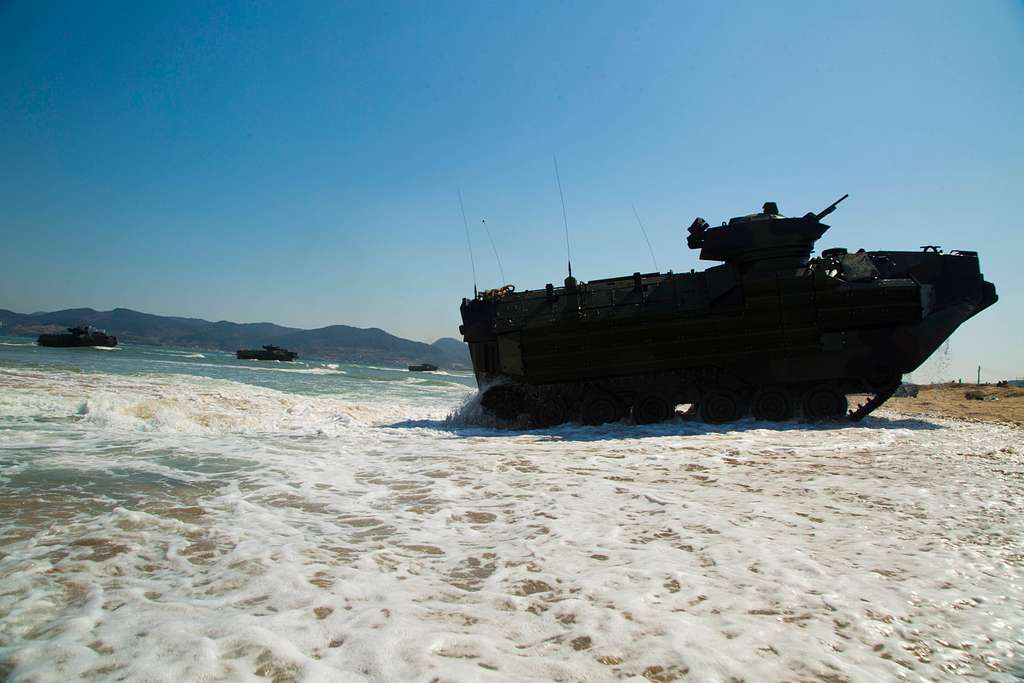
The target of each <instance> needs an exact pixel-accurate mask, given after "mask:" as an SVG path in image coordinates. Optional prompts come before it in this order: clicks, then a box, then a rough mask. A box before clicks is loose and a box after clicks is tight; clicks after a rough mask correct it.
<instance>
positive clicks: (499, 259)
mask: <svg viewBox="0 0 1024 683" xmlns="http://www.w3.org/2000/svg"><path fill="white" fill-rule="evenodd" d="M480 222H481V223H483V224H484V231H486V232H487V239H488V240H490V242H491V250H492V251H493V252H494V260H495V261H497V262H498V272H499V273H501V284H503V285H506V284H508V280H506V279H505V269H504V268H502V267H501V257H500V256H498V248H497V247H496V246H494V238H493V237H491V229H490V228H488V227H487V219H486V218H481V219H480Z"/></svg>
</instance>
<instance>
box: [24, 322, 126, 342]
mask: <svg viewBox="0 0 1024 683" xmlns="http://www.w3.org/2000/svg"><path fill="white" fill-rule="evenodd" d="M36 343H37V344H39V346H59V347H81V346H108V347H109V346H117V337H115V336H114V335H112V334H107V333H106V332H104V331H103V330H95V329H93V328H91V327H89V326H88V325H79V326H78V327H69V328H68V331H67V332H61V333H59V334H41V335H39V339H38V340H37V341H36Z"/></svg>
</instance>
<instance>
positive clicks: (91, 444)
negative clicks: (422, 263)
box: [0, 338, 1024, 681]
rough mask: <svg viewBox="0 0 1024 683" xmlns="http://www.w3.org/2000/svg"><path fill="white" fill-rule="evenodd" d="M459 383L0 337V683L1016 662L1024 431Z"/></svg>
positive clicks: (905, 674) (622, 675)
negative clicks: (740, 415) (502, 418)
mask: <svg viewBox="0 0 1024 683" xmlns="http://www.w3.org/2000/svg"><path fill="white" fill-rule="evenodd" d="M474 394H475V387H474V384H473V380H472V377H471V376H470V375H469V374H468V373H448V374H432V375H423V374H411V373H408V372H406V371H404V370H397V369H388V368H373V367H365V366H357V365H346V364H336V363H329V362H321V361H305V360H304V361H301V362H298V363H294V364H282V363H261V362H258V361H237V360H235V358H234V357H233V356H231V355H230V354H225V353H218V352H208V351H201V352H200V351H194V350H186V349H166V348H156V347H147V346H132V345H126V346H124V347H119V348H118V349H117V350H109V351H104V350H95V349H43V348H39V347H36V346H35V345H34V344H33V343H32V342H31V341H30V340H25V339H18V338H0V679H10V680H14V681H64V680H70V679H84V680H101V681H109V680H147V681H184V680H223V679H229V680H274V681H290V680H302V681H346V680H352V681H363V680H375V681H401V680H415V681H475V680H485V681H507V680H537V681H549V680H558V681H595V680H618V679H633V680H651V681H671V680H695V681H737V680H747V681H755V680H757V681H760V680H824V681H846V680H853V681H877V680H908V681H918V680H963V679H965V678H966V679H970V678H974V679H977V680H986V681H1019V680H1020V678H1021V675H1022V673H1024V545H1022V543H1024V541H1022V539H1024V505H1022V501H1024V495H1022V494H1024V456H1022V449H1024V443H1022V439H1021V432H1020V430H1015V429H1013V428H1009V427H1000V426H993V425H981V424H971V423H965V422H954V421H943V420H930V421H924V420H912V419H907V418H904V417H901V416H899V415H896V414H894V413H886V412H882V413H881V414H880V415H877V416H872V417H871V418H869V419H868V420H866V421H865V422H864V423H862V424H859V425H849V424H833V425H800V424H796V423H794V424H790V425H785V426H784V427H782V428H779V427H773V426H770V425H766V424H762V423H757V422H752V421H747V422H743V423H740V424H737V425H730V426H724V427H709V426H705V425H700V424H696V423H692V422H687V421H684V420H682V419H678V420H675V421H673V422H669V423H665V424H661V425H654V426H635V425H629V424H625V423H623V424H615V425H606V426H602V427H582V426H579V425H565V426H561V427H557V428H553V429H548V430H541V431H535V432H517V431H509V430H499V429H493V428H490V427H487V426H485V425H484V424H481V423H479V422H478V421H477V420H475V419H474V415H475V409H474V401H473V396H474Z"/></svg>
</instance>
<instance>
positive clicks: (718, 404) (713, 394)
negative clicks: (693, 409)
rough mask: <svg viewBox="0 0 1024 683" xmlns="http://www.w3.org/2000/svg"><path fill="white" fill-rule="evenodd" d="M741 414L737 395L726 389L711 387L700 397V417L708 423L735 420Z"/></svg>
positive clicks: (741, 408)
mask: <svg viewBox="0 0 1024 683" xmlns="http://www.w3.org/2000/svg"><path fill="white" fill-rule="evenodd" d="M742 416H743V404H742V401H741V400H740V397H739V395H738V394H737V393H736V392H734V391H729V390H728V389H712V390H711V391H709V392H707V393H706V394H704V395H703V396H702V397H701V399H700V419H702V420H704V421H705V422H708V423H710V424H725V423H726V422H735V421H736V420H738V419H740V418H741V417H742Z"/></svg>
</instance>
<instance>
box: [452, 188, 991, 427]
mask: <svg viewBox="0 0 1024 683" xmlns="http://www.w3.org/2000/svg"><path fill="white" fill-rule="evenodd" d="M843 199H846V196H845V195H844V196H843V197H842V198H841V199H839V200H838V201H837V202H835V203H834V204H832V205H831V206H829V207H828V208H826V209H825V210H824V211H821V212H819V213H813V212H812V213H807V214H806V215H804V216H801V217H798V218H787V217H784V216H782V215H781V214H780V213H779V209H778V208H777V206H776V205H775V203H774V202H767V203H766V204H765V205H764V208H763V210H762V211H761V213H756V214H751V215H747V216H740V217H738V218H733V219H731V220H730V221H729V222H728V223H723V224H722V225H721V226H716V227H710V226H709V225H708V223H707V222H706V221H704V220H703V219H702V218H698V219H696V220H695V221H694V222H693V224H692V225H691V226H690V228H689V236H688V238H687V244H688V245H689V247H690V248H691V249H699V250H700V258H701V259H702V260H706V261H716V262H718V265H715V266H712V267H710V268H708V269H707V270H704V271H703V272H693V271H691V272H689V273H673V272H671V271H670V272H668V273H639V272H637V273H633V274H632V275H627V276H623V277H614V278H606V279H601V280H591V281H590V282H577V281H576V280H575V279H574V278H573V277H572V275H571V274H570V276H569V277H568V278H566V280H565V282H564V285H563V286H561V287H555V286H553V285H551V284H548V285H547V286H546V287H544V288H543V289H537V290H529V291H523V292H516V291H515V289H514V288H513V287H511V286H506V287H503V288H501V289H495V290H489V291H485V292H482V293H479V294H477V295H476V296H475V297H474V298H472V299H464V300H463V302H462V307H461V313H462V321H463V324H462V325H461V327H460V328H459V329H460V331H461V332H462V334H463V337H464V339H465V341H466V342H467V343H468V345H469V350H470V354H471V356H472V359H473V370H474V372H475V374H476V380H477V384H478V386H479V388H480V391H481V392H482V396H481V403H482V405H483V407H484V408H485V409H486V410H489V411H491V412H492V413H494V414H495V415H496V416H497V417H499V418H503V419H512V418H518V417H522V416H524V415H525V416H526V418H527V419H528V421H529V422H530V423H531V424H532V425H535V426H546V425H552V424H557V423H560V422H564V421H580V422H583V423H586V424H600V423H603V422H612V421H617V420H620V419H622V418H625V417H632V419H634V420H635V421H636V422H638V423H651V422H658V421H662V420H666V419H669V418H670V417H672V416H673V415H674V414H675V413H676V411H677V408H679V407H680V406H689V412H690V413H691V414H692V415H693V416H695V417H699V418H700V419H702V420H704V421H706V422H710V423H726V422H732V421H735V420H739V419H741V418H743V417H744V416H746V415H752V416H753V417H754V418H757V419H760V420H773V421H782V420H789V419H792V418H794V417H798V416H799V417H803V418H807V419H812V420H818V419H837V418H843V417H846V418H849V419H852V420H859V419H861V418H863V417H864V416H865V415H867V414H869V413H870V412H871V411H872V410H874V409H876V408H877V407H878V406H880V405H881V404H882V403H884V402H885V401H886V400H887V399H888V398H889V397H890V396H892V394H893V392H895V391H896V389H897V387H899V386H900V383H901V378H902V375H904V374H906V373H909V372H911V371H913V370H915V369H916V368H917V367H919V366H920V365H921V364H922V363H923V362H924V361H925V360H926V359H927V358H928V356H929V355H931V353H932V352H933V351H935V349H937V348H938V347H939V346H940V345H941V344H942V343H943V342H944V341H945V340H946V339H947V338H948V337H949V336H950V335H951V334H952V333H953V331H954V330H955V329H956V328H957V327H958V326H959V325H960V324H961V323H963V322H964V321H965V320H967V319H968V318H970V317H972V316H974V315H976V314H977V313H978V312H980V311H982V310H984V309H985V308H987V307H988V306H991V305H992V304H993V303H995V301H996V300H997V296H996V291H995V287H994V286H993V285H992V283H990V282H986V281H985V279H984V278H983V276H982V274H981V272H980V271H979V266H978V255H977V253H975V252H973V251H962V250H958V251H951V252H949V253H942V250H941V249H940V248H939V247H937V246H933V245H929V246H925V247H922V248H921V250H920V251H864V250H863V249H861V250H859V251H855V252H851V251H848V250H846V249H828V250H826V251H825V252H823V253H822V254H821V255H820V256H818V257H816V258H812V257H811V253H812V251H813V249H814V244H815V242H816V241H817V240H818V239H819V238H820V237H821V236H822V235H823V234H824V233H825V231H826V230H828V229H829V226H828V225H826V224H824V223H822V219H824V218H825V217H826V216H828V215H829V214H831V213H832V212H833V211H834V210H835V209H836V206H837V205H838V204H839V202H841V201H842V200H843ZM854 394H856V395H863V396H864V397H865V398H864V399H862V400H863V403H862V404H861V405H859V406H858V407H856V408H855V409H854V410H852V411H851V410H849V404H848V396H850V395H854Z"/></svg>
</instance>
